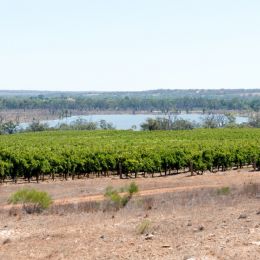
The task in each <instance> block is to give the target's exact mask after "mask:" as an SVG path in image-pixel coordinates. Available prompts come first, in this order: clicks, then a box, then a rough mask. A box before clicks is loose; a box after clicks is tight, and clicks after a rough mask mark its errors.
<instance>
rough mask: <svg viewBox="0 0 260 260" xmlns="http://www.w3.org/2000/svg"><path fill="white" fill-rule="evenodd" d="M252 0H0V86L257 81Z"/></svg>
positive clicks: (257, 27) (136, 86) (258, 44)
mask: <svg viewBox="0 0 260 260" xmlns="http://www.w3.org/2000/svg"><path fill="white" fill-rule="evenodd" d="M259 14H260V1H259V0H218V1H213V0H70V1H68V0H44V1H40V0H38V1H37V0H0V90H4V89H5V90H6V89H7V90H22V89H24V90H55V91H59V90H60V91H66V90H70V91H71V90H72V91H76V90H78V91H93V90H94V91H117V90H120V91H125V90H128V91H130V90H133V91H136V90H140V91H141V90H148V89H159V88H160V89H187V88H188V89H190V88H202V89H205V88H206V89H212V88H260V15H259Z"/></svg>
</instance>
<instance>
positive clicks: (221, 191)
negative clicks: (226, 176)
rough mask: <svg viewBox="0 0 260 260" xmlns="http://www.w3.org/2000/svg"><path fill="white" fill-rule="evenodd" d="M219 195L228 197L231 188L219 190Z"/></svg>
mask: <svg viewBox="0 0 260 260" xmlns="http://www.w3.org/2000/svg"><path fill="white" fill-rule="evenodd" d="M217 194H218V195H228V194H230V188H229V187H222V188H220V189H218V190H217Z"/></svg>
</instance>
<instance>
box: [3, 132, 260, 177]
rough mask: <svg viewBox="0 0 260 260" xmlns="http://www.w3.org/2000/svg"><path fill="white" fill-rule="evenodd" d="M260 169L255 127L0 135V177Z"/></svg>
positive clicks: (259, 144) (259, 139)
mask: <svg viewBox="0 0 260 260" xmlns="http://www.w3.org/2000/svg"><path fill="white" fill-rule="evenodd" d="M244 166H252V167H253V168H254V169H255V170H257V169H259V168H260V130H258V129H214V130H210V129H208V130H206V129H196V130H192V131H151V132H134V131H115V130H112V131H57V132H56V131H52V132H39V133H24V134H15V135H5V136H4V135H3V136H0V180H1V182H5V181H13V182H17V180H19V179H25V180H27V181H28V182H30V181H37V182H38V181H44V180H46V179H53V180H54V179H55V178H64V179H68V178H72V179H74V178H83V177H90V176H108V175H117V176H119V177H120V178H125V177H137V176H138V175H143V176H148V175H151V176H153V177H154V176H159V175H160V176H164V175H171V174H178V173H182V172H190V173H191V174H203V172H205V171H211V172H217V171H226V170H228V169H232V168H242V167H244Z"/></svg>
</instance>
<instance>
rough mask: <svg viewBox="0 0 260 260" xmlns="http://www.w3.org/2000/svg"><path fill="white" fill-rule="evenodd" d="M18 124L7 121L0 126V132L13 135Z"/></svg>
mask: <svg viewBox="0 0 260 260" xmlns="http://www.w3.org/2000/svg"><path fill="white" fill-rule="evenodd" d="M17 126H18V123H15V122H13V121H8V122H5V123H1V124H0V132H1V133H2V134H14V133H15V132H16V131H17Z"/></svg>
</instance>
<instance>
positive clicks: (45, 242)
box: [0, 170, 260, 259]
mask: <svg viewBox="0 0 260 260" xmlns="http://www.w3.org/2000/svg"><path fill="white" fill-rule="evenodd" d="M130 181H132V180H120V179H113V178H106V179H105V178H101V179H84V180H75V181H55V182H54V183H52V182H46V183H40V184H29V186H31V187H35V188H37V189H40V190H45V191H48V192H49V193H50V194H51V195H52V196H53V198H54V200H55V207H56V210H49V211H47V212H45V213H42V214H38V215H37V214H32V215H29V214H25V213H18V214H11V215H10V214H9V211H2V212H1V213H0V259H259V258H260V197H259V194H260V174H259V173H252V172H248V170H242V171H241V172H237V171H232V172H228V173H219V174H215V175H211V174H208V175H204V176H194V177H188V175H186V174H182V175H176V176H169V177H161V178H145V179H144V178H138V179H136V180H135V182H136V183H137V184H138V186H139V188H140V193H139V195H138V196H136V197H134V198H133V199H132V200H131V201H130V202H129V204H128V205H127V206H126V207H125V208H123V209H120V210H119V211H115V210H113V209H111V208H107V207H106V206H105V205H106V204H105V202H104V203H103V204H102V205H101V206H100V205H99V204H97V205H99V206H98V208H96V206H97V205H89V204H84V203H87V202H88V200H89V198H90V197H91V196H92V198H95V197H96V198H103V195H102V194H103V193H104V190H105V187H107V186H108V185H113V186H114V187H122V186H124V185H125V184H127V183H129V182H130ZM24 186H28V184H19V185H14V184H7V185H1V186H0V205H1V207H2V208H3V207H4V206H5V205H6V200H7V198H8V196H10V194H11V193H12V192H13V191H15V190H17V189H19V188H21V187H24ZM221 187H229V188H230V193H229V194H226V195H224V194H218V192H217V191H218V190H219V189H220V188H221ZM93 196H95V197H93ZM66 203H67V204H68V207H66ZM81 204H82V205H81ZM59 205H60V206H59ZM84 205H85V206H84ZM144 225H147V227H146V228H145V230H144V232H143V234H141V229H142V227H143V226H144Z"/></svg>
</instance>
